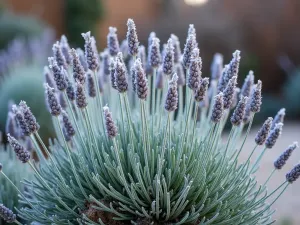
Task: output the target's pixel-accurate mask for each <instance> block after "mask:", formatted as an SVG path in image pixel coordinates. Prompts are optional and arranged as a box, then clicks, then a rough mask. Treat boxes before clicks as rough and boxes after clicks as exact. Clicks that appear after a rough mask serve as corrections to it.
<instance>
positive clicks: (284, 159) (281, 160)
mask: <svg viewBox="0 0 300 225" xmlns="http://www.w3.org/2000/svg"><path fill="white" fill-rule="evenodd" d="M298 147H299V146H298V142H294V143H293V144H292V145H290V146H289V147H288V149H286V150H285V151H284V152H283V153H282V154H281V155H280V156H279V157H278V159H276V160H275V162H274V167H275V168H276V169H278V170H280V169H281V168H282V167H283V166H284V165H285V164H286V162H287V160H288V159H289V158H290V156H291V155H292V153H293V151H294V150H295V149H296V148H298Z"/></svg>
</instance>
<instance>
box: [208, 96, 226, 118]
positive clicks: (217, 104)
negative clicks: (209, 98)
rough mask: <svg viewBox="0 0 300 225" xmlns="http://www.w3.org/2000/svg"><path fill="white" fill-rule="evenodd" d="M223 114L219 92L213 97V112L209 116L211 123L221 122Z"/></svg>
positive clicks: (222, 104)
mask: <svg viewBox="0 0 300 225" xmlns="http://www.w3.org/2000/svg"><path fill="white" fill-rule="evenodd" d="M223 112H224V103H223V93H222V92H220V93H219V94H217V95H216V96H215V100H214V105H213V110H212V114H211V121H212V122H214V123H218V122H220V121H221V118H222V116H223Z"/></svg>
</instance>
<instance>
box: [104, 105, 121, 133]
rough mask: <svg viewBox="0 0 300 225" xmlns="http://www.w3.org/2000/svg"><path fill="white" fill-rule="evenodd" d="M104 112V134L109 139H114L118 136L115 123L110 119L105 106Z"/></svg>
mask: <svg viewBox="0 0 300 225" xmlns="http://www.w3.org/2000/svg"><path fill="white" fill-rule="evenodd" d="M103 111H104V119H105V126H106V133H107V136H108V137H109V138H114V137H116V136H117V134H118V130H117V127H116V125H115V122H114V121H113V119H112V116H111V112H110V111H109V108H108V107H107V106H104V107H103Z"/></svg>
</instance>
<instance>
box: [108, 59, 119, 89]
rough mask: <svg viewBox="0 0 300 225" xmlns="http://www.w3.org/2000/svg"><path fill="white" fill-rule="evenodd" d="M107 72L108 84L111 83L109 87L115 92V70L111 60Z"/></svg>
mask: <svg viewBox="0 0 300 225" xmlns="http://www.w3.org/2000/svg"><path fill="white" fill-rule="evenodd" d="M109 71H110V83H111V86H112V87H113V88H114V89H116V90H117V85H116V79H115V72H116V69H115V62H114V61H113V60H112V61H111V62H110V67H109Z"/></svg>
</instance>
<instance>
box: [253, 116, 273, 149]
mask: <svg viewBox="0 0 300 225" xmlns="http://www.w3.org/2000/svg"><path fill="white" fill-rule="evenodd" d="M272 121H273V118H272V117H269V118H268V119H267V120H266V121H265V122H264V124H263V125H262V127H261V128H260V129H259V131H258V132H257V134H256V137H255V142H256V144H258V145H263V144H264V143H265V141H266V139H267V137H268V135H269V132H270V130H271V124H272Z"/></svg>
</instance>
